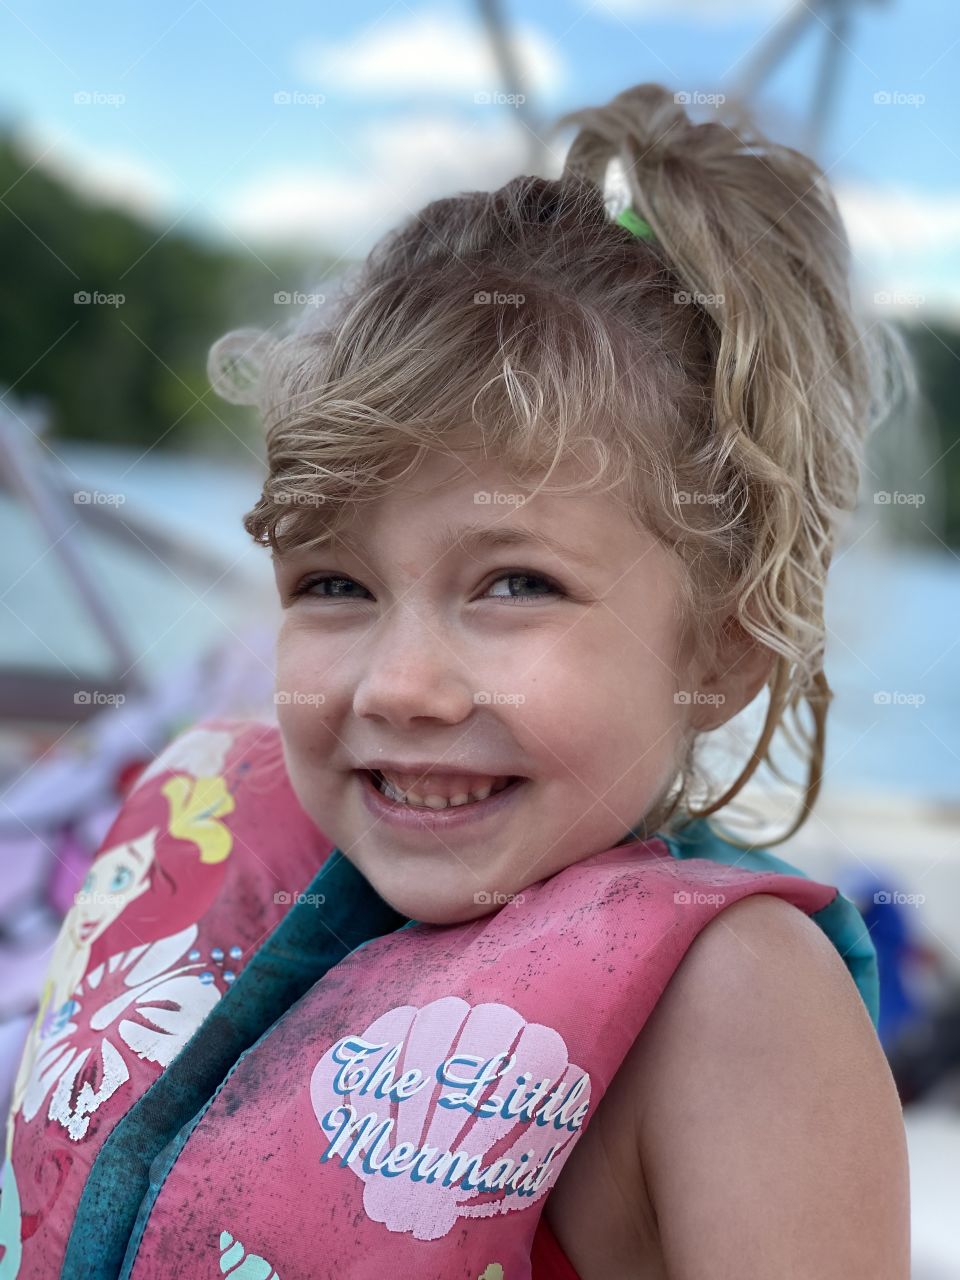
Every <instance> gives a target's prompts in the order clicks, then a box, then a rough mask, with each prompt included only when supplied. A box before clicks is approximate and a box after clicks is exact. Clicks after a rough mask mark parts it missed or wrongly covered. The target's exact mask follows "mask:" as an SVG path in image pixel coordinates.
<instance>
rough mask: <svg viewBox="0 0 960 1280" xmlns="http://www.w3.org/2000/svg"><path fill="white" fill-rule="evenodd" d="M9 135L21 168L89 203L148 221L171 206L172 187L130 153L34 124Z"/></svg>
mask: <svg viewBox="0 0 960 1280" xmlns="http://www.w3.org/2000/svg"><path fill="white" fill-rule="evenodd" d="M13 132H14V140H15V142H16V143H17V145H18V148H19V150H20V153H21V154H22V155H23V156H24V157H25V158H26V161H27V164H29V165H32V164H34V163H36V164H37V166H38V168H41V169H45V170H46V171H47V172H49V173H51V174H54V175H55V176H56V177H57V178H59V179H60V180H61V181H63V182H65V183H66V184H67V185H68V186H70V187H72V188H73V189H74V190H75V191H78V192H79V193H80V194H81V195H84V196H86V197H88V198H89V199H90V200H95V201H101V202H103V203H105V204H109V205H114V206H119V207H120V208H123V209H127V210H128V211H129V212H130V213H133V214H136V215H138V216H140V217H143V218H147V219H150V220H154V219H156V218H158V217H161V216H163V215H169V214H170V213H171V210H172V209H173V207H174V203H175V185H174V183H173V182H172V181H170V180H169V179H167V178H166V177H164V175H162V174H160V173H158V172H157V170H156V169H155V168H153V167H152V166H151V165H149V164H148V163H146V162H145V161H144V160H143V159H141V158H140V157H139V156H137V155H136V154H134V153H133V152H130V151H123V150H119V149H116V148H111V149H109V150H108V149H106V148H103V147H98V146H94V145H92V144H91V143H88V142H83V141H81V140H80V139H79V138H77V137H76V136H74V135H71V134H69V133H67V132H66V131H65V130H63V129H62V128H59V127H58V126H56V125H53V124H49V123H46V122H44V121H40V120H32V121H29V122H22V123H20V124H18V125H17V126H16V127H15V128H14V131H13Z"/></svg>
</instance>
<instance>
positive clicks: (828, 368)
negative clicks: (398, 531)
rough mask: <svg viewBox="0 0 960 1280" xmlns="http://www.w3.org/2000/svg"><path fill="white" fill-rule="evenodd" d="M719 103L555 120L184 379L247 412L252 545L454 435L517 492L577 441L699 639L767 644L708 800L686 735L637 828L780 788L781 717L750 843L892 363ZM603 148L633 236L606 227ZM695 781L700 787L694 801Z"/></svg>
mask: <svg viewBox="0 0 960 1280" xmlns="http://www.w3.org/2000/svg"><path fill="white" fill-rule="evenodd" d="M734 111H735V112H736V113H737V116H736V120H735V122H734V123H731V122H728V121H722V120H721V119H719V118H718V119H717V120H715V121H710V122H707V123H694V122H693V121H692V120H691V119H690V118H689V116H688V114H687V111H686V109H685V108H684V107H683V106H682V105H680V104H679V103H678V102H677V101H676V100H675V98H674V95H673V94H672V93H671V92H670V91H668V90H667V89H666V88H664V87H663V86H661V85H658V84H642V85H638V86H636V87H634V88H631V89H629V90H627V91H626V92H623V93H621V94H619V95H617V96H616V97H615V98H613V100H612V101H611V102H610V103H609V104H607V105H606V106H602V107H592V108H587V109H584V110H580V111H575V112H571V113H569V114H568V115H565V116H563V117H562V118H561V119H560V120H559V121H558V123H557V126H556V128H558V129H559V128H561V127H563V126H566V125H569V124H576V125H578V126H579V132H578V133H577V135H576V137H575V139H574V141H573V143H572V145H571V146H570V149H569V152H568V155H567V159H566V163H565V166H564V169H563V172H562V174H561V176H560V177H559V178H557V179H555V180H549V179H546V178H542V177H536V176H529V175H527V176H522V177H517V178H514V179H513V180H512V181H510V182H508V183H507V184H506V185H505V186H503V187H501V188H500V189H499V190H497V191H493V192H486V191H476V192H473V191H471V192H464V193H461V194H458V195H456V196H452V197H449V198H445V199H440V200H436V201H433V202H432V203H430V204H428V205H427V206H426V207H425V208H424V209H422V210H421V211H420V212H418V213H417V214H415V215H414V216H413V217H411V218H409V219H407V220H406V222H405V223H403V224H402V225H401V226H399V227H398V228H397V229H395V230H393V231H392V232H390V233H389V234H387V235H386V236H385V237H384V238H383V239H382V240H381V241H380V242H379V243H378V244H377V245H376V246H375V247H374V249H373V250H372V251H371V253H370V254H369V256H368V257H367V259H366V260H365V261H364V262H363V263H361V264H359V266H358V267H357V268H356V269H355V270H354V271H352V272H351V273H349V274H348V275H347V276H346V277H344V279H343V280H342V282H341V286H340V289H339V291H338V293H337V294H336V295H335V296H334V297H333V298H332V299H330V300H329V302H328V304H327V305H326V307H325V308H323V309H321V310H320V311H319V312H315V313H313V314H312V315H311V314H310V313H307V314H305V315H304V317H303V319H302V320H301V322H300V323H299V325H298V326H297V327H296V328H295V329H294V330H293V331H292V332H290V333H288V334H286V335H284V336H282V337H276V336H274V335H273V334H271V333H269V332H265V331H262V330H252V329H239V330H234V331H232V332H231V333H229V334H227V335H225V336H224V337H223V338H221V339H220V340H219V341H218V342H217V343H215V345H214V346H213V347H212V349H211V351H210V355H209V360H208V370H209V374H210V378H211V381H212V383H213V385H214V387H215V389H216V390H217V391H218V392H219V393H220V394H221V395H222V396H223V397H224V398H225V399H228V400H230V401H232V402H234V403H245V404H255V405H257V406H258V408H259V412H260V415H261V418H262V422H263V426H264V430H265V434H266V450H267V464H268V476H267V479H266V481H265V483H264V486H263V492H262V496H261V497H260V499H259V501H258V502H257V503H256V505H255V506H254V507H253V509H252V510H251V511H250V512H248V513H247V515H246V516H245V518H244V527H245V528H246V529H247V531H248V532H249V533H250V534H251V536H252V537H253V538H254V539H255V540H256V541H257V542H259V543H262V544H263V545H269V546H271V547H272V548H273V549H274V550H275V551H280V550H285V549H287V548H289V547H292V546H303V545H308V544H317V543H319V542H320V541H321V540H323V541H329V540H330V539H331V538H333V539H335V536H336V530H337V524H338V519H339V518H340V517H342V516H343V515H344V514H345V512H346V510H347V507H348V505H349V504H354V503H357V502H360V501H365V500H371V499H375V498H376V497H377V496H378V495H379V494H381V493H383V492H384V489H385V487H387V486H390V485H391V484H392V483H394V482H395V481H396V480H398V479H401V478H402V477H403V476H404V475H406V474H408V472H410V471H412V470H414V469H415V468H416V466H417V465H418V463H419V462H420V460H421V458H422V457H423V456H425V454H426V453H427V452H429V451H431V450H437V449H440V450H448V449H450V448H451V445H452V443H453V441H454V440H455V439H456V438H459V437H460V435H461V434H462V431H461V429H462V428H464V427H467V429H468V430H469V432H470V435H471V438H472V439H475V440H476V441H477V442H478V443H479V445H480V447H482V448H483V450H484V452H485V453H486V454H489V455H493V456H495V457H496V458H497V459H498V460H499V461H501V462H502V464H503V465H504V467H505V468H506V470H507V472H508V473H509V474H510V475H511V477H512V478H514V479H516V480H517V481H518V482H521V483H522V482H523V481H524V480H525V479H526V478H527V477H529V476H530V475H531V474H541V475H542V480H541V482H540V484H539V485H538V486H537V490H536V491H539V490H540V489H548V490H549V491H551V492H571V491H575V489H571V487H570V486H566V487H558V486H556V485H550V484H549V483H548V482H549V479H550V475H551V473H552V472H553V470H554V469H555V468H556V466H557V465H559V463H560V462H561V461H562V460H563V459H565V458H568V457H571V456H578V457H581V458H582V457H584V456H585V455H586V456H587V457H589V456H591V455H592V456H593V458H594V459H595V467H594V469H593V471H592V474H591V477H590V480H589V485H590V487H591V489H596V488H599V487H602V488H606V489H612V488H614V487H617V488H619V487H620V486H623V487H624V488H625V491H626V494H627V495H628V501H629V505H630V510H631V512H634V513H636V518H637V520H638V522H641V521H642V524H643V525H644V526H645V527H647V528H648V529H653V530H654V531H655V532H656V533H657V535H658V536H659V537H661V538H662V539H664V540H665V541H666V542H667V543H668V545H670V546H671V547H673V548H674V549H675V551H676V553H677V554H678V555H679V556H680V558H681V560H682V562H683V564H684V566H685V568H686V573H685V579H686V590H685V599H684V601H683V612H684V618H685V621H686V622H687V624H688V625H689V626H691V627H695V629H696V633H697V637H698V643H700V644H705V645H711V644H715V643H717V642H718V640H719V639H720V636H721V633H722V631H723V628H724V626H725V625H728V624H729V618H730V615H733V617H734V618H735V619H736V620H737V621H738V622H739V624H740V625H741V626H742V628H743V629H744V630H745V631H746V632H747V633H749V635H751V636H752V637H754V639H755V640H756V641H757V642H759V643H760V644H761V645H763V646H766V647H767V649H769V651H770V652H771V655H772V665H771V670H770V675H769V678H768V681H767V688H768V691H769V705H768V710H767V714H766V720H765V723H764V725H763V729H762V732H761V734H760V738H759V741H758V742H757V743H756V745H755V747H754V749H753V752H752V754H751V756H750V758H749V760H748V761H747V762H746V764H745V765H744V767H743V769H742V770H741V772H740V774H739V776H738V777H737V778H736V780H735V781H734V782H733V783H732V784H731V785H730V786H729V787H727V789H726V790H725V791H724V792H723V793H722V794H721V795H719V796H717V797H716V798H714V799H713V800H709V793H710V780H709V778H708V777H706V775H705V774H704V773H703V772H702V771H701V769H700V766H699V764H698V760H697V752H696V747H697V745H698V744H697V741H696V737H695V738H693V739H691V740H690V742H689V744H688V751H687V755H686V758H685V759H684V761H683V765H682V771H681V774H680V778H679V784H678V786H677V787H676V789H675V791H674V793H673V795H672V796H671V797H670V798H669V802H668V803H666V804H665V805H664V806H663V807H662V808H661V809H659V810H658V812H657V814H656V818H657V819H658V821H657V823H656V828H657V829H663V830H668V829H670V824H671V822H672V823H674V824H677V823H679V822H680V821H681V820H682V821H683V822H687V821H689V820H691V819H692V818H699V817H706V816H707V815H708V814H711V813H714V812H715V811H716V810H718V809H720V808H721V807H723V806H724V805H726V804H728V803H729V802H730V801H731V800H732V799H733V798H734V796H736V795H737V793H738V792H739V791H740V790H741V789H742V788H743V786H744V785H745V783H746V782H747V780H748V779H749V778H750V777H751V775H752V774H753V773H754V772H755V771H756V770H757V768H758V767H759V765H760V764H761V763H763V762H766V763H767V764H768V766H769V767H770V769H771V770H772V771H773V773H774V774H775V775H776V776H777V777H778V778H780V777H782V775H781V774H780V772H779V771H778V770H777V769H776V767H775V765H774V763H773V760H772V758H771V742H772V739H773V736H774V734H775V732H776V731H777V730H778V729H780V730H782V731H783V733H784V734H785V736H786V737H787V739H788V740H789V741H790V743H791V745H792V747H793V748H794V750H796V751H798V752H799V753H800V754H801V757H802V758H805V764H806V774H807V777H806V783H805V791H804V796H803V800H802V806H801V809H800V812H799V814H798V815H797V818H796V820H795V821H794V822H793V824H792V825H791V826H790V828H789V830H787V831H786V832H784V833H783V834H782V835H780V836H779V837H777V839H775V840H774V839H771V840H766V841H764V843H765V844H778V843H781V842H782V841H783V840H786V839H787V838H788V837H789V836H791V835H792V834H793V833H794V832H795V831H796V830H797V829H798V828H799V827H800V825H801V824H802V823H803V821H804V820H805V818H806V816H807V815H808V813H809V812H810V810H811V808H812V806H813V804H814V801H815V799H816V797H817V794H818V792H819V789H820V784H821V780H822V776H823V759H824V744H825V729H826V718H827V710H828V704H829V701H830V699H831V698H832V696H833V694H832V691H831V690H830V688H829V686H828V684H827V680H826V677H825V675H824V671H823V655H824V646H825V625H824V616H823V605H824V586H825V578H826V573H827V568H828V566H829V564H830V561H831V558H832V555H833V552H834V549H835V545H836V540H837V535H838V528H839V518H840V517H841V516H842V515H843V513H847V512H850V511H852V510H853V508H854V507H855V505H856V501H857V495H858V488H859V475H860V467H861V461H862V449H863V444H864V441H865V438H866V436H867V434H868V432H869V431H870V429H871V427H872V426H873V425H875V423H876V422H877V421H878V420H879V418H880V417H881V416H882V414H883V412H884V411H886V409H887V408H888V406H889V404H890V403H891V402H892V399H891V393H892V391H893V390H894V389H895V387H896V385H897V383H898V381H899V384H900V385H901V386H902V385H903V384H904V375H907V377H908V376H909V374H908V370H907V357H906V354H905V348H904V346H903V343H902V340H901V339H899V338H898V336H897V334H896V332H895V331H894V330H893V329H892V328H890V327H889V326H887V325H885V324H884V325H881V324H879V323H873V324H871V325H869V326H867V325H865V324H861V323H860V322H859V321H858V318H857V316H856V314H855V309H854V306H853V303H852V300H851V287H850V279H849V269H850V250H849V245H848V241H847V237H846V234H845V231H844V227H843V223H842V220H841V217H840V214H839V211H838V208H837V205H836V202H835V199H834V197H833V195H832V193H831V191H830V189H829V187H828V186H827V184H826V181H825V177H824V174H823V172H822V170H821V169H820V168H819V167H818V166H817V164H816V163H815V162H814V161H813V160H812V159H810V158H809V157H808V156H806V155H804V154H802V153H800V152H799V151H796V150H794V149H793V148H791V147H788V146H785V145H779V144H776V143H774V142H771V141H770V140H769V139H768V138H766V137H765V136H764V135H763V134H762V133H761V132H760V131H759V129H758V128H757V126H756V125H755V124H754V123H753V122H752V121H751V120H750V119H749V117H748V116H747V115H746V113H745V112H744V110H743V108H742V107H736V108H734ZM611 161H614V162H616V163H617V164H619V166H620V169H621V173H622V175H623V180H624V181H625V185H626V193H627V195H628V197H629V203H630V205H631V206H632V208H633V209H634V211H635V212H636V213H638V214H640V215H641V216H642V217H643V218H645V219H646V220H647V222H648V223H649V224H650V226H651V228H652V230H653V232H654V235H655V239H654V240H646V239H639V238H637V237H636V236H635V235H633V234H632V233H631V232H630V231H629V230H627V229H625V228H624V227H623V226H621V225H619V224H618V223H617V222H616V221H615V220H614V219H613V218H612V217H611V209H610V202H609V199H608V196H607V178H608V169H609V167H610V165H611ZM503 295H506V299H505V304H504V301H503V300H502V297H503ZM510 295H513V297H512V298H511V297H510ZM484 302H486V305H478V303H484ZM544 472H545V474H543V473H544ZM576 487H577V488H579V487H582V486H576ZM725 620H726V624H725ZM804 702H806V703H807V704H808V706H809V709H810V712H811V713H812V727H811V728H810V729H807V728H805V727H804V725H803V723H802V720H801V717H800V708H801V707H802V705H803V703H804ZM788 716H792V717H793V721H794V725H795V727H796V730H797V732H796V735H794V734H793V733H791V731H790V726H789V725H788V723H787V721H788ZM698 736H699V735H698ZM697 791H700V792H703V793H704V794H706V796H707V798H708V801H709V802H708V803H706V804H705V805H704V806H703V807H701V808H700V809H699V810H694V809H693V808H692V807H691V805H690V803H689V802H690V799H691V797H692V796H693V794H694V793H695V792H697ZM648 816H649V815H648ZM744 847H753V846H751V845H745V846H744Z"/></svg>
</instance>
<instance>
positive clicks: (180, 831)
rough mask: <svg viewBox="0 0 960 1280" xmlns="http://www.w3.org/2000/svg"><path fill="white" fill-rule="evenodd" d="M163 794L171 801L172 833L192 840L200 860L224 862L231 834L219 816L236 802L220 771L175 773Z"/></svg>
mask: <svg viewBox="0 0 960 1280" xmlns="http://www.w3.org/2000/svg"><path fill="white" fill-rule="evenodd" d="M163 794H164V795H165V796H166V797H167V799H168V800H169V802H170V834H171V835H174V836H177V837H178V838H179V839H180V840H192V841H193V843H194V844H195V845H197V846H198V848H199V849H200V861H201V862H223V860H224V858H227V857H229V856H230V850H231V849H232V848H233V836H232V835H231V834H230V831H229V829H228V828H227V827H225V826H224V824H223V823H222V822H221V821H220V819H221V818H222V817H224V816H225V815H226V814H228V813H232V812H233V810H234V807H235V805H234V799H233V796H232V795H231V794H230V792H229V791H228V790H227V784H226V782H225V781H224V780H223V778H222V777H221V776H220V775H219V774H217V775H216V776H214V777H207V778H191V777H188V776H187V775H186V774H177V776H176V777H174V778H170V779H168V780H167V781H166V782H165V783H164V784H163Z"/></svg>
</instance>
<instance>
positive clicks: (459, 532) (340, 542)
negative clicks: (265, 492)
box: [273, 524, 599, 568]
mask: <svg viewBox="0 0 960 1280" xmlns="http://www.w3.org/2000/svg"><path fill="white" fill-rule="evenodd" d="M362 544H364V538H362V535H358V534H357V535H351V534H344V532H340V534H335V535H334V534H332V535H330V536H329V539H328V540H326V541H325V544H324V545H329V547H330V548H332V549H335V548H337V547H340V548H343V549H344V550H353V552H356V553H358V552H360V550H361V548H362ZM453 547H461V548H462V549H465V550H467V552H470V550H477V552H483V550H499V549H502V548H509V547H520V548H524V547H540V548H544V549H545V550H550V552H554V553H556V554H557V556H568V557H570V558H571V559H575V561H577V562H579V563H580V564H585V566H586V567H589V568H598V567H599V563H598V561H596V559H595V558H594V557H593V556H590V554H589V553H588V552H585V550H582V549H577V548H576V547H570V545H567V544H566V543H563V541H561V540H559V539H558V538H553V536H550V534H547V532H543V531H541V530H539V529H530V527H527V526H526V525H484V524H472V525H462V526H461V527H460V529H457V527H454V526H451V525H444V526H443V527H442V529H440V532H439V534H438V535H436V536H435V538H434V539H433V540H431V544H430V553H431V554H433V556H435V557H436V558H438V559H439V558H440V556H442V554H443V553H444V552H447V550H449V549H452V548H453ZM296 554H297V548H291V550H289V557H293V556H296ZM273 558H274V559H275V561H278V562H279V563H283V561H285V559H287V558H288V556H287V554H285V553H276V552H275V553H274V557H273Z"/></svg>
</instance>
